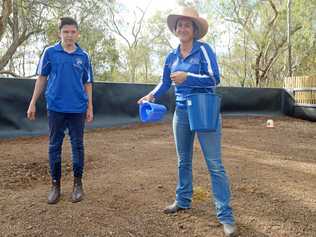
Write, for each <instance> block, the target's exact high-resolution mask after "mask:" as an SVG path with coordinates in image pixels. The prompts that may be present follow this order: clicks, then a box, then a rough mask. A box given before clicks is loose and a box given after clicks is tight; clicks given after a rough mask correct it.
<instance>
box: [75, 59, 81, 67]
mask: <svg viewBox="0 0 316 237" xmlns="http://www.w3.org/2000/svg"><path fill="white" fill-rule="evenodd" d="M75 62H76V66H82V64H83V61H82V59H81V58H76V59H75Z"/></svg>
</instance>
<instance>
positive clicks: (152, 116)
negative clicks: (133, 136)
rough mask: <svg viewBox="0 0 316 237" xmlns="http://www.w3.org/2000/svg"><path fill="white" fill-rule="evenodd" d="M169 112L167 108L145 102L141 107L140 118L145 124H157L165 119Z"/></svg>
mask: <svg viewBox="0 0 316 237" xmlns="http://www.w3.org/2000/svg"><path fill="white" fill-rule="evenodd" d="M166 111H167V108H166V106H164V105H161V104H155V103H151V102H147V101H145V102H143V103H141V104H140V105H139V117H140V120H141V121H142V122H144V123H149V122H157V121H160V120H162V119H163V117H164V115H165V113H166Z"/></svg>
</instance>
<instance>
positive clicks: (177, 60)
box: [151, 40, 220, 106]
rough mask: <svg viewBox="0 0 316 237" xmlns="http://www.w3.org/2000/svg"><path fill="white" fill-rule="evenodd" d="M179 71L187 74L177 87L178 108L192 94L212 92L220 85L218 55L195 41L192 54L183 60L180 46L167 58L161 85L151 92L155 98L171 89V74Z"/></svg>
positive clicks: (206, 45) (202, 43)
mask: <svg viewBox="0 0 316 237" xmlns="http://www.w3.org/2000/svg"><path fill="white" fill-rule="evenodd" d="M177 71H183V72H186V73H187V78H186V80H184V81H183V83H181V84H178V85H175V95H176V104H177V106H184V105H185V101H186V96H187V95H189V94H192V93H198V92H199V93H203V92H204V93H206V92H212V91H213V89H214V87H215V86H216V85H218V84H219V83H220V74H219V69H218V65H217V60H216V55H215V53H214V52H213V50H212V49H211V47H210V46H209V45H208V44H207V43H204V42H200V41H196V40H195V41H194V42H193V47H192V50H191V53H190V54H189V55H188V56H187V57H185V58H182V56H181V54H180V45H179V46H178V47H177V48H176V49H174V50H172V51H171V52H170V53H169V54H168V56H167V57H166V60H165V64H164V69H163V75H162V78H161V81H160V83H159V84H158V85H157V86H156V87H155V88H154V89H153V91H152V92H151V93H152V94H153V95H154V97H155V98H159V97H161V96H162V95H163V94H165V93H166V92H167V91H168V89H169V88H170V86H171V84H172V81H171V78H170V74H171V73H173V72H177Z"/></svg>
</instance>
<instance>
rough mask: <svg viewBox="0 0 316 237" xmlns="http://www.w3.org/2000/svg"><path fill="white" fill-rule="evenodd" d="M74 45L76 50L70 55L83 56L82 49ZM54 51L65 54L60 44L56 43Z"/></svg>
mask: <svg viewBox="0 0 316 237" xmlns="http://www.w3.org/2000/svg"><path fill="white" fill-rule="evenodd" d="M75 44H76V50H75V51H74V52H72V53H71V54H83V51H82V49H81V48H80V46H79V44H78V43H75ZM54 49H55V50H56V51H60V52H66V51H65V50H64V48H63V46H62V45H61V42H60V41H59V42H57V43H56V44H55V45H54Z"/></svg>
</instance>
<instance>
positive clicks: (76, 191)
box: [71, 177, 83, 203]
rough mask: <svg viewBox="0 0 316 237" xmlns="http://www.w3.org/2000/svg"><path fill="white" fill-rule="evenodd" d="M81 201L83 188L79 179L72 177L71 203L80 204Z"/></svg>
mask: <svg viewBox="0 0 316 237" xmlns="http://www.w3.org/2000/svg"><path fill="white" fill-rule="evenodd" d="M82 199H83V188H82V181H81V177H74V188H73V191H72V194H71V201H72V202H74V203H75V202H80V201H81V200H82Z"/></svg>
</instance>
